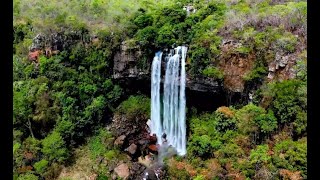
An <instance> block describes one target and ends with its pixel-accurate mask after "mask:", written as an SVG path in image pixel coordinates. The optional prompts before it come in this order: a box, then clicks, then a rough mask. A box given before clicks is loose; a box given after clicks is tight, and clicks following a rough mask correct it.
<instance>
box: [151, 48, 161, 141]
mask: <svg viewBox="0 0 320 180" xmlns="http://www.w3.org/2000/svg"><path fill="white" fill-rule="evenodd" d="M161 57H162V52H157V53H156V55H155V57H154V58H153V61H152V73H151V133H152V134H153V133H154V134H156V136H157V137H161V135H162V125H161V116H160V81H161Z"/></svg>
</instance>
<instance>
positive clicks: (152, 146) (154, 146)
mask: <svg viewBox="0 0 320 180" xmlns="http://www.w3.org/2000/svg"><path fill="white" fill-rule="evenodd" d="M148 148H149V149H150V150H151V151H158V147H157V146H156V145H154V144H151V145H150V146H149V147H148Z"/></svg>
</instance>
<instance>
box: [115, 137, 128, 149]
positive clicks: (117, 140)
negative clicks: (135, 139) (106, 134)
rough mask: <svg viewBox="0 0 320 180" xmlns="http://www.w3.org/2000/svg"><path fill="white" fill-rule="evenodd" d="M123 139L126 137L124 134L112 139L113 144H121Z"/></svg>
mask: <svg viewBox="0 0 320 180" xmlns="http://www.w3.org/2000/svg"><path fill="white" fill-rule="evenodd" d="M125 139H126V136H125V135H121V136H119V137H118V138H117V139H116V140H115V141H114V145H116V146H122V145H123V143H124V140H125Z"/></svg>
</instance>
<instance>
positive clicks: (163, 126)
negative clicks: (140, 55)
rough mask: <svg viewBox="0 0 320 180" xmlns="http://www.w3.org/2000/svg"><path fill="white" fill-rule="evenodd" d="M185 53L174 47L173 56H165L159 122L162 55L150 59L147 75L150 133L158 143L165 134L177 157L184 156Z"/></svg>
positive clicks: (180, 48) (183, 47)
mask: <svg viewBox="0 0 320 180" xmlns="http://www.w3.org/2000/svg"><path fill="white" fill-rule="evenodd" d="M186 53H187V47H185V46H178V47H177V48H175V54H174V55H173V56H172V55H171V54H169V55H168V57H166V58H167V59H168V61H167V63H166V71H165V81H164V90H163V91H164V94H163V121H161V118H160V88H158V87H160V78H161V77H160V72H159V71H161V69H160V68H161V55H162V54H161V55H159V54H156V56H155V58H154V59H153V62H152V73H151V74H152V77H151V83H152V87H151V122H152V125H151V132H152V133H154V134H156V135H157V138H158V140H159V139H160V138H161V136H162V135H163V134H164V133H165V134H166V139H167V142H168V144H169V145H172V146H173V147H174V148H175V149H176V151H177V153H178V154H179V155H185V154H186V122H185V116H186V115H185V108H186V97H185V84H186V72H185V59H186ZM159 58H160V59H159ZM180 59H181V68H180ZM157 63H160V65H159V66H158V64H157ZM179 69H180V73H179ZM158 78H159V79H158ZM158 83H159V84H158ZM158 143H159V144H160V145H161V144H162V141H161V140H160V141H158Z"/></svg>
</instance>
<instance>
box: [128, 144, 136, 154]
mask: <svg viewBox="0 0 320 180" xmlns="http://www.w3.org/2000/svg"><path fill="white" fill-rule="evenodd" d="M137 148H138V146H137V145H135V144H134V143H132V144H131V145H130V146H129V147H128V148H127V149H126V150H127V151H128V152H129V153H130V154H132V155H133V154H135V153H136V152H137Z"/></svg>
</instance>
